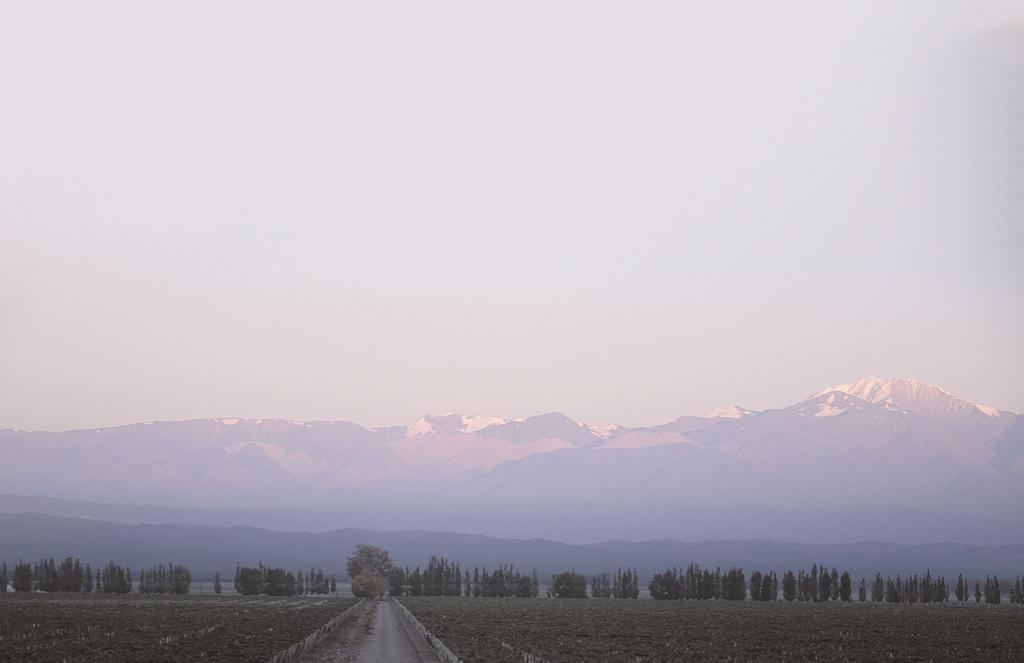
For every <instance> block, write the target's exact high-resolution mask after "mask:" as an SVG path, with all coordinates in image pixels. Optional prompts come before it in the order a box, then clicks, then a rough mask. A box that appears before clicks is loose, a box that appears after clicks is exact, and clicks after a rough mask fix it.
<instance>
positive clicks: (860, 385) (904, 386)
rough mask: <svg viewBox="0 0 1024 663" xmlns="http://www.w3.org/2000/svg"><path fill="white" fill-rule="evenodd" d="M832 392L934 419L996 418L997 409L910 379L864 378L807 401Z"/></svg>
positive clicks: (822, 392) (835, 387) (829, 388)
mask: <svg viewBox="0 0 1024 663" xmlns="http://www.w3.org/2000/svg"><path fill="white" fill-rule="evenodd" d="M836 391H840V392H843V393H845V394H849V395H850V396H854V397H855V398H860V399H862V400H865V401H868V402H869V403H876V404H879V405H885V406H889V407H896V408H899V409H902V410H906V411H907V412H913V413H914V414H920V415H924V416H928V417H932V418H936V419H949V418H960V417H963V416H968V415H971V414H975V413H979V412H980V413H981V414H983V415H985V416H987V417H998V416H999V414H1000V411H999V410H998V409H997V408H994V407H991V406H988V405H981V404H979V403H972V402H970V401H967V400H964V399H962V398H960V397H958V396H954V395H953V394H951V393H949V392H948V391H946V390H945V389H941V388H940V387H936V386H935V385H931V384H928V383H926V382H921V381H920V380H914V379H913V378H891V379H885V378H877V377H866V378H861V379H860V380H857V381H856V382H851V383H849V384H839V385H835V386H832V387H828V388H826V389H822V390H821V391H819V392H818V393H816V394H814V395H813V396H811V398H812V399H813V398H817V397H818V396H822V395H825V394H828V393H830V392H836Z"/></svg>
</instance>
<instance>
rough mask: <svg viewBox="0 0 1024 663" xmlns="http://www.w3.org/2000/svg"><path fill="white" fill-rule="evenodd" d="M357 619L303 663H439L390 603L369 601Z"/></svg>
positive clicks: (424, 642)
mask: <svg viewBox="0 0 1024 663" xmlns="http://www.w3.org/2000/svg"><path fill="white" fill-rule="evenodd" d="M356 610H357V611H358V612H357V614H356V615H354V618H353V619H351V620H349V621H348V623H346V624H345V625H344V626H342V627H341V628H339V629H338V630H337V631H335V632H334V633H332V634H331V635H330V636H329V637H328V638H327V639H326V640H325V641H324V642H322V643H321V644H320V645H318V646H317V648H316V649H314V650H313V651H311V652H310V653H309V654H308V655H306V656H304V657H303V659H302V660H303V661H306V662H309V663H383V662H385V661H386V662H387V663H439V661H438V658H437V655H436V654H435V653H434V651H433V650H432V649H431V648H430V645H428V644H427V641H426V640H424V639H423V636H421V635H420V634H419V632H418V631H417V630H416V627H414V626H413V625H412V623H411V622H410V621H409V619H408V618H407V617H406V616H405V615H403V614H402V613H401V611H399V610H398V609H397V608H396V607H395V605H394V602H393V601H391V600H390V599H382V600H380V601H366V602H365V603H364V604H363V606H361V607H359V608H357V609H356Z"/></svg>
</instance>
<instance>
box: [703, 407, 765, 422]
mask: <svg viewBox="0 0 1024 663" xmlns="http://www.w3.org/2000/svg"><path fill="white" fill-rule="evenodd" d="M752 414H756V413H755V412H754V411H753V410H748V409H747V408H745V407H740V406H739V405H726V406H724V407H716V408H713V409H711V410H708V411H707V412H705V413H704V414H702V415H701V416H702V417H705V418H707V419H742V418H743V417H747V416H750V415H752Z"/></svg>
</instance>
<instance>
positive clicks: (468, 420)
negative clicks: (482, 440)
mask: <svg viewBox="0 0 1024 663" xmlns="http://www.w3.org/2000/svg"><path fill="white" fill-rule="evenodd" d="M507 423H508V420H506V419H502V418H501V417H481V416H477V415H469V416H467V415H462V414H452V413H447V414H442V415H440V416H433V415H429V414H425V415H423V416H422V417H420V418H419V419H417V420H416V421H414V422H412V423H411V424H409V425H408V426H406V427H405V436H406V437H419V436H420V435H427V434H430V433H436V434H439V435H446V434H447V435H453V434H459V433H462V434H466V435H468V434H470V433H476V432H477V431H481V430H483V429H485V428H490V427H491V426H500V425H502V424H507Z"/></svg>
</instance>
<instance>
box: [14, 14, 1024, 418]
mask: <svg viewBox="0 0 1024 663" xmlns="http://www.w3.org/2000/svg"><path fill="white" fill-rule="evenodd" d="M1022 117H1024V5H1022V4H1021V3H1020V2H1017V1H1007V2H983V1H973V2H968V1H966V0H965V1H963V2H891V1H884V2H881V1H880V2H844V3H831V2H820V1H817V0H815V1H813V2H812V1H808V2H772V3H763V2H744V3H721V2H700V3H698V2H691V3H682V2H643V3H635V2H629V3H627V2H617V3H611V2H595V1H593V0H586V1H581V2H551V1H545V2H516V3H508V2H506V3H491V2H480V1H477V0H475V1H472V2H430V3H427V2H408V3H389V2H362V3H347V2H326V1H320V2H241V1H238V2H210V1H203V2H182V1H177V2H165V3H152V2H135V1H125V2H99V1H96V2H77V1H67V2H43V1H39V0H26V1H23V2H19V1H15V0H9V1H7V2H3V3H2V4H0V427H4V426H9V427H18V428H41V429H63V428H72V427H91V426H100V425H110V424H118V423H127V422H133V421H142V420H151V419H179V418H192V417H208V416H223V417H228V416H234V417H239V416H263V417H286V418H293V419H348V420H353V421H357V422H360V423H363V424H367V425H379V424H393V423H405V422H408V421H410V420H412V419H414V418H415V417H416V416H418V415H419V414H421V413H424V412H434V413H440V412H446V411H456V412H464V413H479V414H496V415H502V416H509V417H516V416H525V415H530V414H537V413H542V412H546V411H550V410H560V411H563V412H565V413H566V414H568V415H570V416H572V417H575V418H577V419H581V420H584V421H589V422H592V423H600V422H609V421H614V422H618V423H623V424H653V423H660V422H663V421H667V420H669V419H672V418H674V417H676V416H678V415H680V414H684V413H693V412H700V411H703V410H705V409H707V408H710V407H712V406H716V405H722V404H727V403H733V402H736V403H740V404H742V405H745V406H747V407H752V408H765V407H774V406H782V405H786V404H789V403H791V402H793V401H796V400H798V399H800V398H802V397H804V396H806V395H808V394H810V393H812V392H814V391H816V390H818V389H820V388H822V387H824V386H827V385H829V384H834V383H837V382H848V381H850V380H853V379H856V378H858V377H861V376H864V375H869V374H874V375H880V376H912V377H918V378H921V379H924V380H927V381H929V382H933V383H936V384H938V385H940V386H943V387H945V388H947V389H949V390H951V391H954V392H956V393H959V394H961V395H963V396H965V397H967V398H971V399H975V400H979V401H982V402H987V403H990V404H992V405H995V406H998V407H1002V408H1007V409H1012V410H1015V411H1024V378H1022V375H1024V253H1022V249H1024V230H1022V225H1024V121H1022V120H1021V118H1022Z"/></svg>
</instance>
